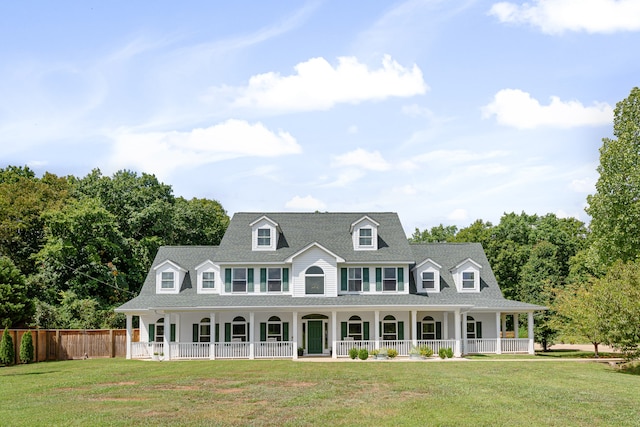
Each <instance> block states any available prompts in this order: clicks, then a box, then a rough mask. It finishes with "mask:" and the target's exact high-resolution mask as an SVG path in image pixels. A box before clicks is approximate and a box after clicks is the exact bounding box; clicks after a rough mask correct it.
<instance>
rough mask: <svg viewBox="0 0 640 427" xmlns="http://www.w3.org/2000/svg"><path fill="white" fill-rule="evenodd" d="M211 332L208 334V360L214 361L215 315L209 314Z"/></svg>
mask: <svg viewBox="0 0 640 427" xmlns="http://www.w3.org/2000/svg"><path fill="white" fill-rule="evenodd" d="M209 320H210V323H209V324H210V325H211V331H210V332H209V337H210V338H209V360H216V313H214V312H213V311H212V312H211V313H210V314H209Z"/></svg>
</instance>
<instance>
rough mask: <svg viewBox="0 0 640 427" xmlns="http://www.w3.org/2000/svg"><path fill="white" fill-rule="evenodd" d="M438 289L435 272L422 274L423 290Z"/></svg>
mask: <svg viewBox="0 0 640 427" xmlns="http://www.w3.org/2000/svg"><path fill="white" fill-rule="evenodd" d="M435 288H436V279H435V273H434V272H433V271H423V272H422V289H424V290H425V291H432V290H434V289H435Z"/></svg>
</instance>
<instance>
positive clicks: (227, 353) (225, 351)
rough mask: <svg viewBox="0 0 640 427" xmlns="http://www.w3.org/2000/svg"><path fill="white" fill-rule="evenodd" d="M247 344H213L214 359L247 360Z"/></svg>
mask: <svg viewBox="0 0 640 427" xmlns="http://www.w3.org/2000/svg"><path fill="white" fill-rule="evenodd" d="M250 348H251V347H250V344H249V343H248V342H218V343H216V344H215V352H216V359H248V358H249V354H250Z"/></svg>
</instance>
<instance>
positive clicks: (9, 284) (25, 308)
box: [0, 257, 33, 327]
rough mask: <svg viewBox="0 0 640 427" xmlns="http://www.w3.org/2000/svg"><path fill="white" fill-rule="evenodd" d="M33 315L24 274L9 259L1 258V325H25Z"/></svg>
mask: <svg viewBox="0 0 640 427" xmlns="http://www.w3.org/2000/svg"><path fill="white" fill-rule="evenodd" d="M32 313H33V303H32V300H31V298H29V296H28V295H27V288H26V285H25V278H24V276H23V274H22V273H21V272H20V270H19V269H18V268H17V267H16V266H15V265H14V263H13V261H11V260H10V259H9V258H7V257H0V325H2V326H5V327H11V326H13V325H20V324H23V323H25V322H26V321H27V320H28V319H29V318H30V316H31V314H32Z"/></svg>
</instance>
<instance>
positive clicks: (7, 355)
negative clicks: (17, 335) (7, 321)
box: [0, 328, 16, 366]
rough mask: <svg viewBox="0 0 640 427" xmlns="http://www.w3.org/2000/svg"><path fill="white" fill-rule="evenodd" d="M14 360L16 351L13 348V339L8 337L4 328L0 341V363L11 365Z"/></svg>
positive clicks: (7, 332)
mask: <svg viewBox="0 0 640 427" xmlns="http://www.w3.org/2000/svg"><path fill="white" fill-rule="evenodd" d="M15 360H16V350H15V349H14V348H13V338H11V335H9V331H8V330H7V328H4V332H3V333H2V339H1V340H0V363H2V364H3V365H7V366H8V365H13V363H14V362H15Z"/></svg>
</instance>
